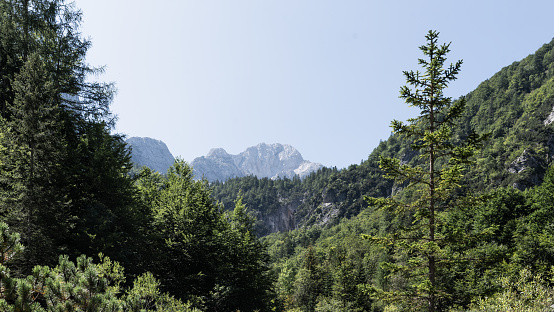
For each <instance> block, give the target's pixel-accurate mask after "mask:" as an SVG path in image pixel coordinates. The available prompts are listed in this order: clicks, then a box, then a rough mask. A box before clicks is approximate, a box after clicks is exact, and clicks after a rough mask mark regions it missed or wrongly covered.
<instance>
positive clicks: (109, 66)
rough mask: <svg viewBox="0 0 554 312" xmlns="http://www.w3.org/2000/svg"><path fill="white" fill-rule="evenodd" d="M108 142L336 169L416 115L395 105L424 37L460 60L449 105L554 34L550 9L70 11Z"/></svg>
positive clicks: (483, 4) (412, 5)
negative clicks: (125, 140)
mask: <svg viewBox="0 0 554 312" xmlns="http://www.w3.org/2000/svg"><path fill="white" fill-rule="evenodd" d="M75 3H76V6H77V7H78V8H80V9H81V10H82V11H83V15H84V21H83V27H82V31H83V34H84V35H85V36H87V37H90V38H91V39H92V42H93V47H92V48H91V49H90V51H89V54H88V62H89V63H90V64H91V65H94V66H99V65H105V66H106V72H105V74H104V75H102V76H101V77H100V80H103V81H113V82H115V83H116V85H117V88H118V90H119V92H118V95H117V96H116V98H115V100H114V102H113V104H112V111H113V112H114V113H115V114H117V115H118V117H119V121H118V123H117V128H116V130H115V131H117V132H119V133H123V134H126V135H128V136H147V137H152V138H155V139H159V140H162V141H164V142H165V143H166V144H167V145H168V147H169V149H170V151H171V152H172V153H173V155H174V156H181V158H183V159H184V160H187V161H189V162H190V161H192V160H193V159H194V158H195V157H198V156H202V155H205V154H206V153H207V152H208V151H209V150H210V149H211V148H214V147H222V148H224V149H225V150H227V152H229V153H231V154H238V153H240V152H241V151H243V150H245V149H246V148H247V147H249V146H253V145H256V144H258V143H261V142H265V143H286V144H291V145H292V146H294V147H296V148H297V149H298V150H299V151H300V152H301V153H302V155H303V156H304V158H305V159H307V160H310V161H313V162H320V163H322V164H323V165H325V166H330V167H331V166H337V167H338V168H344V167H347V166H349V165H350V164H357V163H359V162H360V161H361V160H362V159H366V158H367V157H368V155H369V154H370V153H371V151H372V150H373V149H374V148H375V147H376V146H377V144H378V143H379V140H386V139H387V138H388V137H389V135H390V128H389V124H390V121H391V120H392V119H400V120H405V119H407V118H409V117H413V116H415V115H416V114H417V112H416V111H414V110H413V109H409V108H408V107H407V105H406V104H404V103H403V102H402V100H401V99H399V98H398V95H399V93H398V92H399V89H400V87H401V86H402V85H404V83H405V81H404V77H403V75H402V71H403V70H412V69H413V70H416V69H419V68H418V65H417V59H418V58H419V57H421V53H420V51H419V49H418V46H420V45H422V44H424V43H425V39H424V36H425V34H426V33H427V31H428V30H430V29H434V30H438V31H440V33H441V35H440V41H441V42H450V41H451V42H452V45H451V49H452V53H451V54H450V55H449V62H455V61H456V60H458V59H463V60H464V65H463V67H462V71H461V73H460V75H459V76H458V80H457V81H455V82H454V83H453V84H452V85H451V87H450V88H449V90H448V91H447V95H449V96H452V97H455V98H457V97H459V96H460V95H464V94H467V93H468V92H470V91H471V90H473V89H474V88H476V87H477V85H478V84H479V83H480V82H482V81H483V80H485V79H487V78H489V77H490V76H492V75H493V74H494V73H496V72H497V71H499V70H500V69H501V68H502V67H504V66H507V65H509V64H511V63H512V62H514V61H519V60H521V59H522V58H524V57H526V56H527V55H529V54H531V53H534V52H535V51H536V50H537V49H538V48H539V47H540V46H541V45H542V44H544V43H547V42H550V41H551V40H552V38H553V37H554V18H553V15H552V13H553V12H554V1H552V0H544V1H534V0H526V1H520V0H518V1H513V0H502V1H500V0H498V1H487V0H479V1H474V0H466V1H444V0H440V1H438V0H437V1H412V0H405V1H372V0H335V1H325V0H232V1H230V0H220V1H216V0H196V1H188V0H158V1H142V0H134V1H131V0H77V1H75Z"/></svg>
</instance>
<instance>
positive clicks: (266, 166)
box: [191, 143, 323, 181]
mask: <svg viewBox="0 0 554 312" xmlns="http://www.w3.org/2000/svg"><path fill="white" fill-rule="evenodd" d="M191 165H192V167H193V169H194V172H195V176H196V177H197V178H201V177H205V178H206V179H208V181H216V180H219V181H225V180H227V179H229V178H234V177H243V176H248V175H254V176H257V177H258V178H265V177H267V178H272V179H276V178H278V177H287V178H292V177H294V176H295V175H298V176H300V177H304V176H306V175H308V174H309V173H311V172H312V171H317V170H318V169H319V168H321V167H323V166H322V165H321V164H318V163H312V162H309V161H306V160H304V158H302V155H301V154H300V152H298V150H296V149H295V148H294V147H292V146H291V145H288V144H280V143H274V144H266V143H260V144H258V145H256V146H251V147H249V148H247V149H246V150H245V151H244V152H242V153H240V154H238V155H230V154H228V153H227V152H226V151H225V150H224V149H222V148H214V149H211V150H210V152H209V153H208V155H206V156H203V157H197V158H196V159H194V160H193V161H192V163H191Z"/></svg>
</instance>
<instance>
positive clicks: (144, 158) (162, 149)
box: [125, 137, 175, 173]
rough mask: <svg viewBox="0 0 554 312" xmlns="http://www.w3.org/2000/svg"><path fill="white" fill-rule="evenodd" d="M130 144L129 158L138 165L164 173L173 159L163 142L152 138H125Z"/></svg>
mask: <svg viewBox="0 0 554 312" xmlns="http://www.w3.org/2000/svg"><path fill="white" fill-rule="evenodd" d="M125 142H126V143H127V144H129V145H130V146H131V159H132V161H133V163H135V165H137V166H138V167H142V166H147V167H149V168H150V169H152V170H155V171H158V172H160V173H165V172H166V171H167V169H168V168H169V167H171V166H172V165H173V162H174V161H175V159H174V158H173V155H171V152H170V151H169V149H168V148H167V145H165V143H164V142H162V141H160V140H156V139H152V138H140V137H131V138H128V139H127V140H125Z"/></svg>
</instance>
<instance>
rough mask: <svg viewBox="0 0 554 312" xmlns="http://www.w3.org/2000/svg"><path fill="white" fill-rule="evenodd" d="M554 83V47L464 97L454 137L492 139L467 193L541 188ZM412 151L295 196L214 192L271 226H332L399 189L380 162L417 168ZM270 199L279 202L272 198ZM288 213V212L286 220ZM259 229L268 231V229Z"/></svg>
mask: <svg viewBox="0 0 554 312" xmlns="http://www.w3.org/2000/svg"><path fill="white" fill-rule="evenodd" d="M553 77H554V41H552V42H550V43H548V44H545V45H543V46H542V47H541V48H540V49H539V50H538V51H537V52H536V53H535V54H533V55H529V56H528V57H526V58H525V59H523V60H521V61H519V62H514V63H513V64H511V65H509V66H506V67H505V68H502V69H501V70H500V71H499V72H498V73H496V74H495V75H493V76H492V77H491V78H490V79H488V80H486V81H484V82H482V83H481V84H480V85H479V86H478V87H477V88H476V89H475V90H474V91H472V92H470V93H469V94H468V95H467V96H466V99H467V106H466V109H465V111H464V116H463V118H461V121H460V122H459V124H458V125H457V126H456V127H455V128H454V134H455V136H454V137H455V138H458V139H463V138H465V137H467V136H468V135H469V134H470V133H471V131H475V132H477V133H490V138H489V139H488V140H487V141H486V142H485V144H484V146H483V148H482V149H481V151H480V153H479V154H478V155H477V157H476V165H475V166H474V167H472V168H470V169H469V171H468V172H467V174H466V178H465V181H464V185H466V186H467V187H468V188H471V189H473V190H475V191H486V190H490V189H494V188H498V187H513V188H518V189H526V188H529V187H531V186H533V185H537V184H540V183H541V181H542V178H543V175H544V173H545V171H546V168H547V167H548V165H549V164H550V163H551V162H552V159H553V155H554V123H553V122H552V120H553V119H554V78H553ZM410 145H411V142H409V141H407V140H405V139H403V138H401V137H400V136H398V135H392V136H391V137H389V138H388V139H387V140H386V141H384V142H381V143H380V144H379V146H377V147H376V148H375V149H374V151H373V152H372V153H371V154H370V155H369V157H368V160H367V161H365V162H363V163H362V164H361V165H352V166H350V167H349V168H348V169H345V170H342V171H335V172H332V173H329V171H325V170H324V171H322V170H320V171H318V172H317V173H314V174H312V175H310V179H305V180H304V181H297V182H296V184H295V185H294V187H292V188H291V189H290V190H279V191H277V192H276V191H275V190H274V189H272V188H274V187H275V186H274V185H271V184H268V183H265V184H264V183H261V181H258V182H252V181H248V182H247V183H246V181H241V180H240V179H237V180H236V181H233V183H230V184H220V185H217V186H215V188H214V194H213V195H214V197H215V198H217V199H220V200H222V202H223V203H224V204H225V205H226V208H231V207H232V204H231V202H230V201H229V199H230V198H232V197H233V196H236V195H237V192H238V191H239V190H241V191H242V194H243V195H244V194H251V195H248V196H246V197H245V198H244V202H245V203H246V204H247V206H248V207H251V209H252V210H254V211H255V213H257V214H258V215H259V217H260V218H261V219H262V220H265V221H266V222H267V220H268V218H269V217H270V216H273V217H275V216H289V218H290V219H291V220H283V221H282V222H281V223H282V224H295V227H302V226H307V225H314V224H334V223H336V222H337V221H338V220H339V219H340V218H342V217H347V218H348V217H351V216H355V215H357V214H358V213H359V212H360V211H361V210H363V209H364V208H365V207H366V206H367V204H366V203H365V202H364V201H363V196H364V195H370V196H374V197H377V196H388V195H390V194H391V193H392V192H397V191H399V190H401V189H402V186H401V185H393V184H392V182H391V181H390V180H386V179H384V178H383V177H382V176H381V174H382V173H381V171H380V169H379V166H378V162H377V161H378V159H379V155H384V156H392V157H396V158H399V159H401V161H402V162H406V163H410V164H411V165H418V163H421V159H420V158H419V157H417V152H414V151H413V150H412V149H411V147H410ZM314 181H316V183H314ZM272 192H273V193H274V192H276V193H277V194H278V196H274V197H272V196H269V195H267V194H272ZM260 198H265V200H259V199H260ZM291 202H294V203H298V204H297V205H294V206H292V208H291V206H290V205H288V204H287V203H291ZM261 203H263V205H261ZM267 207H273V208H272V209H268V208H267ZM287 207H288V208H287ZM286 209H291V210H290V211H288V212H287V213H284V212H285V211H284V210H286ZM260 228H263V229H266V231H267V229H268V227H267V226H265V227H264V225H260ZM285 230H286V229H285Z"/></svg>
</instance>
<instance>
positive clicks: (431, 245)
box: [364, 31, 485, 312]
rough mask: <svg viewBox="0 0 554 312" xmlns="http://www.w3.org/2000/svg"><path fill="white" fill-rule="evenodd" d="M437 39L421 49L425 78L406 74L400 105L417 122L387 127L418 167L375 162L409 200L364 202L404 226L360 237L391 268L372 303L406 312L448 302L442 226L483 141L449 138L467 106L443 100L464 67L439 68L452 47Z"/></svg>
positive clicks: (435, 307)
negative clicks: (384, 251) (379, 249)
mask: <svg viewBox="0 0 554 312" xmlns="http://www.w3.org/2000/svg"><path fill="white" fill-rule="evenodd" d="M438 36H439V33H438V32H437V31H429V33H428V34H427V35H426V39H427V44H426V45H423V46H421V47H420V50H421V51H422V52H423V54H424V56H425V58H421V59H419V60H418V63H419V65H421V66H422V68H423V71H422V72H420V71H404V72H403V73H404V76H405V78H406V82H407V85H406V86H403V87H402V88H401V89H400V98H402V99H404V101H405V102H406V103H407V104H408V105H409V106H412V107H417V108H418V109H419V110H420V114H419V116H418V117H416V118H411V119H408V120H407V122H401V121H398V120H393V121H392V123H391V127H392V128H393V131H394V133H396V134H399V135H400V136H402V137H404V138H405V139H408V140H410V141H411V142H412V144H411V148H412V149H413V150H414V151H415V152H417V153H418V154H419V157H421V158H422V160H424V161H422V162H421V163H424V165H421V166H411V165H409V164H406V163H404V162H402V161H401V160H400V159H397V158H392V157H382V156H381V157H380V161H379V165H380V168H381V169H382V170H383V171H384V172H385V177H387V178H390V179H392V180H394V181H395V183H397V184H398V185H402V186H404V190H405V191H411V194H414V196H408V197H411V198H406V197H407V196H404V197H403V198H401V197H400V196H399V194H398V193H397V194H392V195H391V196H390V197H388V198H373V197H366V200H367V201H368V202H369V204H370V205H373V206H377V207H380V208H383V209H387V210H389V211H391V212H392V213H393V214H395V215H397V216H403V217H404V218H406V220H408V221H407V222H406V224H405V225H404V226H403V227H402V226H401V227H399V228H398V229H397V230H396V231H393V232H392V233H390V234H388V235H386V236H370V235H364V237H365V238H367V239H369V240H371V241H373V242H375V243H377V244H380V245H382V246H384V247H386V248H388V249H389V250H391V251H392V252H393V254H394V255H395V260H394V261H391V262H385V263H382V264H381V266H382V267H383V268H384V269H385V270H386V271H388V272H389V273H390V274H389V279H390V280H391V285H392V286H390V289H381V288H376V287H370V289H371V292H372V294H373V295H374V296H376V297H378V298H380V299H381V300H384V301H387V302H393V303H398V306H399V307H400V308H402V307H404V308H405V309H407V310H411V311H414V310H424V311H431V312H434V311H437V310H438V309H439V308H438V307H439V305H440V304H439V302H440V300H441V299H443V298H446V297H448V294H447V293H446V292H445V291H444V288H442V287H441V278H440V269H441V266H442V265H443V264H446V263H448V262H449V261H450V260H451V256H449V255H447V254H446V253H447V251H446V250H447V244H448V239H447V235H445V234H444V231H440V226H441V224H442V223H441V221H442V220H444V216H445V214H446V213H447V212H448V210H449V209H453V208H455V205H453V202H454V198H455V197H456V195H457V194H458V193H459V192H458V190H459V189H460V188H461V185H460V184H461V179H462V177H463V174H464V170H465V168H466V167H467V165H468V164H470V163H471V157H472V156H473V155H474V153H475V151H476V149H477V147H478V146H479V145H480V142H481V141H482V140H484V138H485V136H480V135H477V134H475V133H472V134H470V135H468V136H467V137H466V138H463V139H460V138H455V137H454V136H453V134H452V130H453V128H454V127H455V126H456V121H457V119H459V118H460V117H461V115H462V113H463V110H464V107H465V103H466V102H465V99H464V98H463V97H462V98H460V99H459V100H457V101H453V100H452V98H450V97H446V96H445V95H444V90H445V89H446V88H447V87H448V85H449V84H450V83H451V82H452V81H454V80H455V79H456V76H457V75H458V73H459V71H460V68H461V65H462V61H461V60H460V61H457V62H456V63H454V64H450V65H449V66H446V65H445V62H446V55H447V54H448V52H450V43H448V44H442V45H439V44H438Z"/></svg>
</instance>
